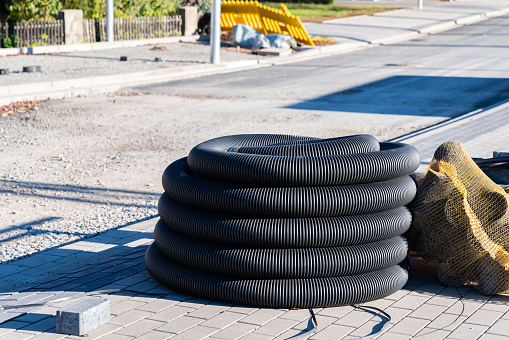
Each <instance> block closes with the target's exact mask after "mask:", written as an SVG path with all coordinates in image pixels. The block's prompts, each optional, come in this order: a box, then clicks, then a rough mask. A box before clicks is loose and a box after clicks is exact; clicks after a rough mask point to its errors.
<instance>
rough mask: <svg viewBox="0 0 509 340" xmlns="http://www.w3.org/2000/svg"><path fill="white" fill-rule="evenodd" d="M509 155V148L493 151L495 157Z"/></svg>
mask: <svg viewBox="0 0 509 340" xmlns="http://www.w3.org/2000/svg"><path fill="white" fill-rule="evenodd" d="M502 157H509V149H500V150H495V151H493V158H502Z"/></svg>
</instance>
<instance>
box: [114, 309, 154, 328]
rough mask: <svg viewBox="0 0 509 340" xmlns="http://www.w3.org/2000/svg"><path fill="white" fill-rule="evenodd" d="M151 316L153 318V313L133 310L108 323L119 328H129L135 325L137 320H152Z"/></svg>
mask: <svg viewBox="0 0 509 340" xmlns="http://www.w3.org/2000/svg"><path fill="white" fill-rule="evenodd" d="M152 316H154V313H151V312H147V311H143V310H136V309H135V310H130V311H128V312H125V313H124V314H120V315H119V316H116V317H114V318H112V319H111V320H110V321H109V323H111V324H114V325H119V326H129V325H130V324H132V323H135V322H136V321H138V320H141V319H145V318H148V317H150V318H152Z"/></svg>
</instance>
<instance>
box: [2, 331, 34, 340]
mask: <svg viewBox="0 0 509 340" xmlns="http://www.w3.org/2000/svg"><path fill="white" fill-rule="evenodd" d="M33 336H34V335H33V334H28V333H23V332H19V331H14V332H11V333H7V334H4V335H1V336H0V339H1V340H25V339H29V338H32V337H33Z"/></svg>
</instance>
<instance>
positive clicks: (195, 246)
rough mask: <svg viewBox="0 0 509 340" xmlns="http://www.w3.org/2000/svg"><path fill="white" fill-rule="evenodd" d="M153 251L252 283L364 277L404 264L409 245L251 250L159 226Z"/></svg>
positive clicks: (385, 243) (395, 240)
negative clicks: (250, 278)
mask: <svg viewBox="0 0 509 340" xmlns="http://www.w3.org/2000/svg"><path fill="white" fill-rule="evenodd" d="M154 239H155V240H156V244H157V248H158V249H159V250H160V251H161V252H162V253H164V254H165V255H166V256H167V257H169V258H171V259H173V260H174V261H177V262H179V263H181V264H183V265H186V266H189V267H193V268H196V269H201V270H208V271H212V272H214V273H223V274H231V275H238V276H241V277H246V278H248V277H252V278H277V279H286V278H311V277H332V276H342V275H353V274H362V273H366V272H372V271H376V270H380V269H383V268H388V267H391V266H394V265H396V264H398V263H400V262H402V261H403V260H404V259H405V258H406V256H407V253H408V244H407V242H406V240H405V239H404V238H403V237H401V236H396V237H394V238H391V239H388V240H383V241H378V242H374V243H367V244H362V245H355V246H343V247H327V248H301V249H257V248H255V249H253V248H240V247H235V246H232V245H223V244H219V243H211V242H207V241H203V240H197V239H193V238H190V237H188V236H184V235H181V234H179V233H176V232H174V231H172V230H171V229H170V228H168V227H166V226H165V225H164V223H163V222H162V220H159V222H158V223H157V225H156V227H155V230H154Z"/></svg>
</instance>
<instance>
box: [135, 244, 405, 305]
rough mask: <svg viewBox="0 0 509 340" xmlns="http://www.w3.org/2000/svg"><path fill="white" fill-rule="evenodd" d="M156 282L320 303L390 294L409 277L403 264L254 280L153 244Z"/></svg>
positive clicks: (203, 291)
mask: <svg viewBox="0 0 509 340" xmlns="http://www.w3.org/2000/svg"><path fill="white" fill-rule="evenodd" d="M145 265H146V267H147V270H148V272H149V273H150V275H152V277H154V278H155V279H156V280H157V281H158V282H160V283H162V284H163V285H165V286H169V287H171V288H172V289H175V290H177V291H180V292H182V293H185V294H188V295H191V296H203V297H206V298H207V299H212V300H217V301H224V302H228V303H234V304H242V305H247V306H260V307H272V308H291V307H295V308H319V307H330V306H340V305H351V304H359V303H364V302H367V301H372V300H376V299H380V298H383V297H386V296H389V295H391V294H393V293H395V292H396V291H398V290H399V289H401V288H402V287H403V286H404V285H405V283H406V282H407V280H408V271H407V269H406V267H404V265H396V266H393V267H389V268H386V269H382V270H379V271H375V272H371V273H365V274H360V275H351V276H340V277H329V278H309V279H276V280H274V279H272V280H265V279H261V280H253V279H243V278H240V277H238V276H230V275H223V274H216V273H211V272H206V271H201V270H197V269H193V268H189V267H186V266H183V265H181V264H178V263H176V262H174V261H172V260H170V259H169V258H167V257H166V256H164V255H163V254H162V253H161V252H160V251H159V250H158V249H157V247H156V245H155V244H152V245H151V246H150V247H149V249H148V251H147V254H146V256H145Z"/></svg>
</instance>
